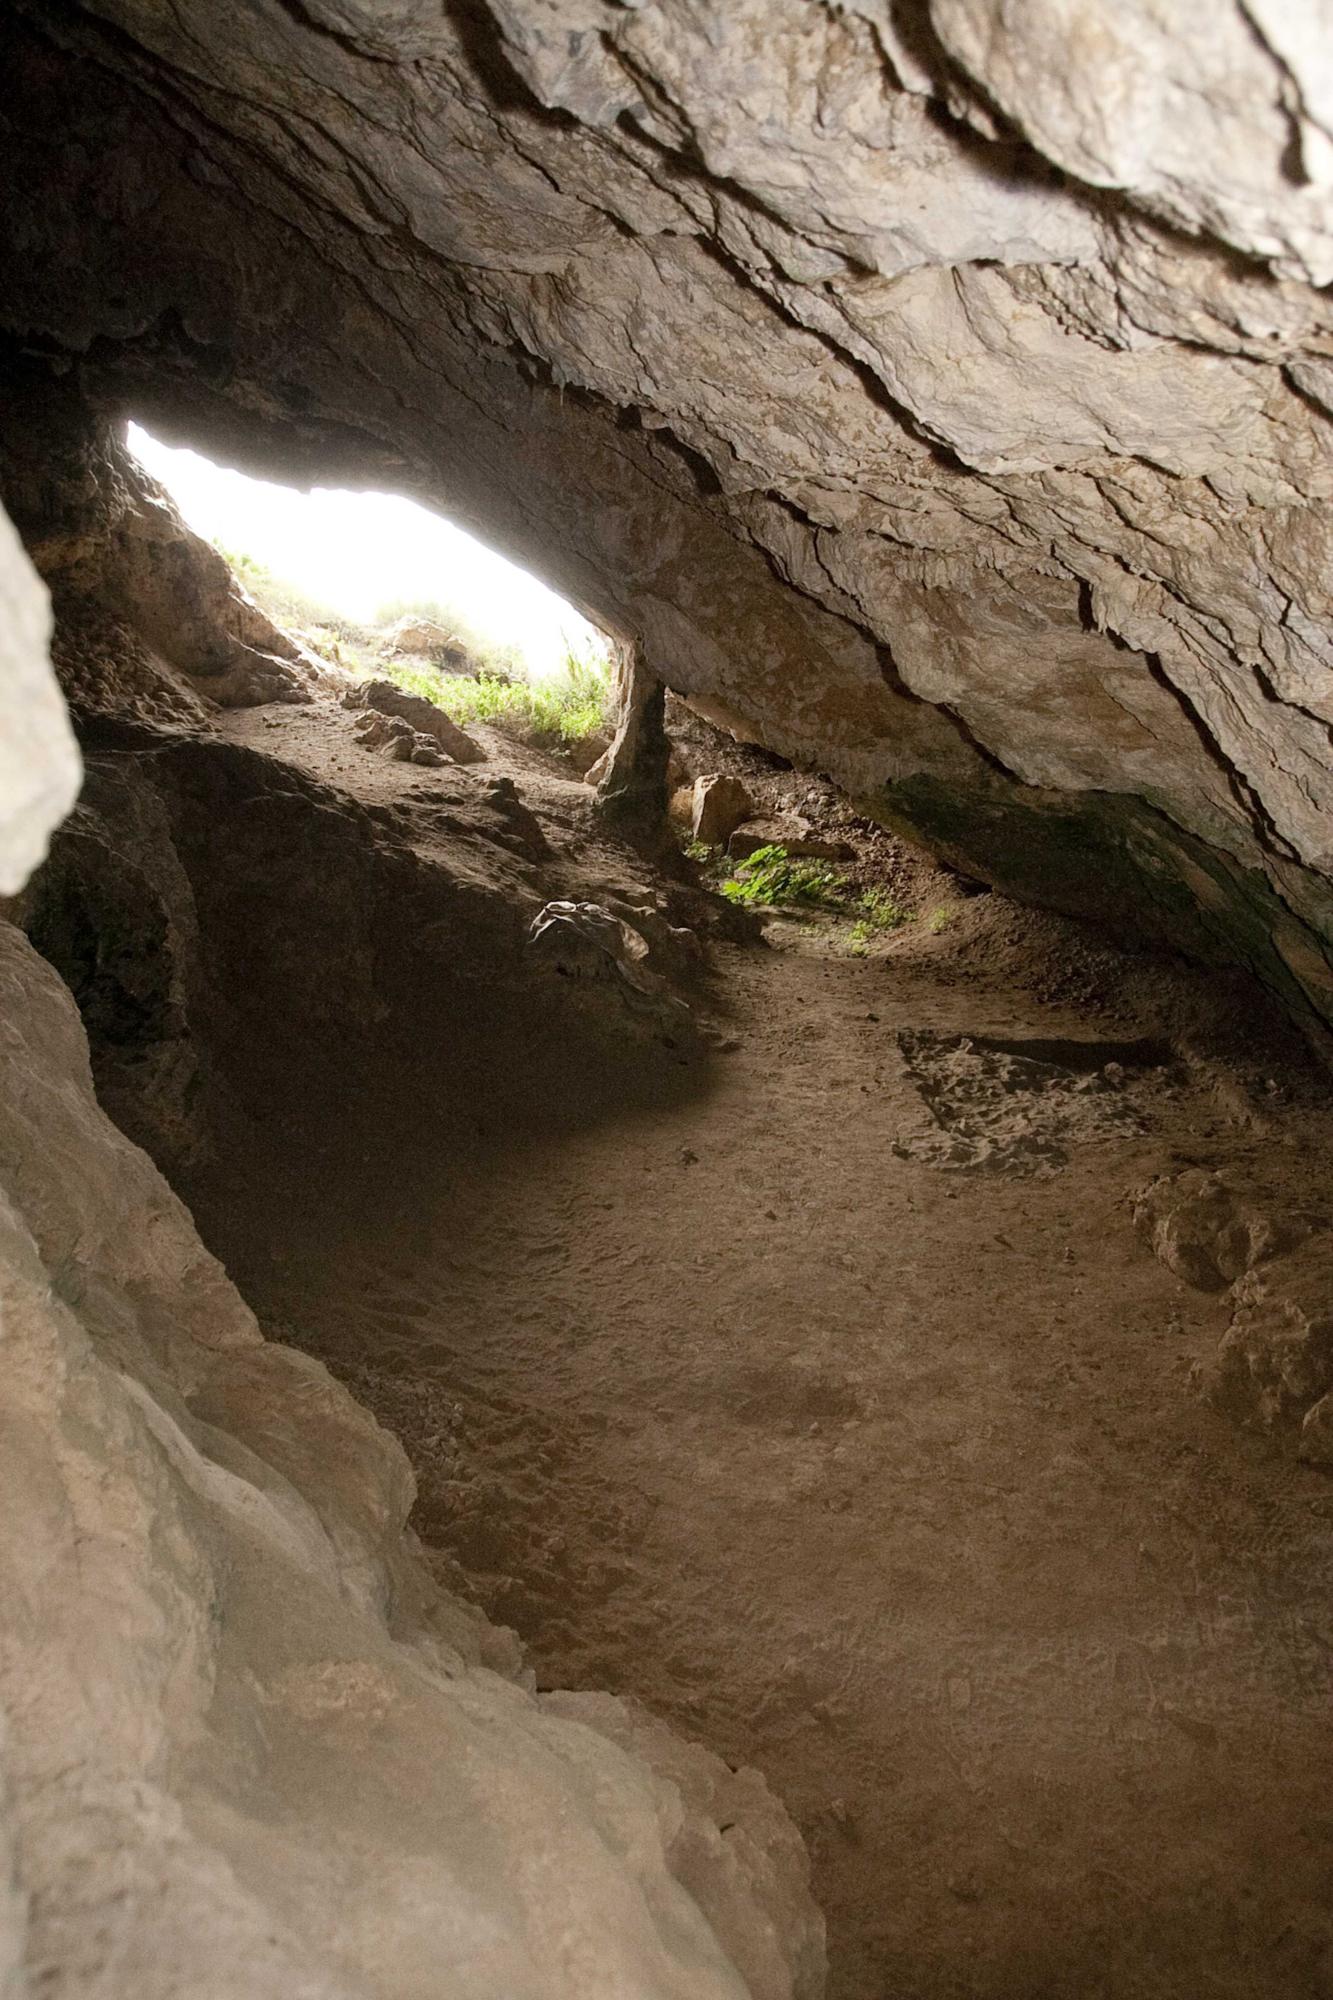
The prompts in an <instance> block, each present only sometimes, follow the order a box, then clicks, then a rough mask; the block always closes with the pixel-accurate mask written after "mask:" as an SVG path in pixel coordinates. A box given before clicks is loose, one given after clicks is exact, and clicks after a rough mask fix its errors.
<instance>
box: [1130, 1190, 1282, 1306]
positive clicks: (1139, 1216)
mask: <svg viewBox="0 0 1333 2000" xmlns="http://www.w3.org/2000/svg"><path fill="white" fill-rule="evenodd" d="M1133 1210H1134V1224H1135V1227H1136V1228H1137V1229H1138V1231H1139V1233H1140V1234H1141V1235H1142V1236H1143V1237H1144V1238H1145V1239H1146V1240H1147V1242H1148V1243H1149V1244H1150V1245H1151V1247H1152V1250H1153V1252H1154V1254H1155V1255H1156V1256H1158V1257H1160V1258H1161V1260H1162V1262H1163V1263H1164V1264H1165V1265H1166V1267H1167V1269H1168V1270H1169V1271H1174V1273H1175V1275H1176V1276H1177V1277H1178V1278H1183V1279H1184V1280H1185V1282H1186V1284H1188V1285H1195V1286H1197V1287H1198V1288H1199V1290H1200V1291H1205V1292H1220V1291H1223V1290H1225V1288H1226V1287H1227V1286H1228V1285H1229V1284H1231V1283H1232V1282H1233V1281H1234V1280H1235V1279H1236V1278H1239V1277H1240V1276H1241V1275H1242V1274H1243V1273H1244V1272H1246V1271H1249V1270H1252V1269H1253V1268H1254V1266H1255V1265H1256V1264H1261V1263H1262V1262H1263V1261H1264V1260H1265V1259H1266V1258H1268V1257H1273V1256H1275V1255H1276V1254H1277V1253H1278V1252H1279V1251H1280V1250H1284V1249H1288V1248H1290V1247H1291V1246H1292V1245H1293V1244H1295V1243H1297V1242H1299V1241H1300V1240H1301V1238H1302V1237H1303V1236H1306V1235H1308V1234H1309V1230H1310V1225H1309V1223H1308V1222H1306V1221H1304V1220H1302V1219H1301V1218H1299V1217H1297V1216H1294V1215H1279V1214H1277V1213H1274V1212H1270V1211H1269V1210H1268V1209H1266V1208H1265V1207H1263V1206H1261V1205H1260V1204H1258V1203H1255V1202H1253V1201H1248V1200H1246V1199H1245V1198H1244V1197H1242V1196H1241V1195H1239V1194H1237V1193H1236V1191H1235V1190H1234V1189H1233V1188H1230V1187H1228V1186H1227V1184H1226V1182H1225V1181H1224V1180H1223V1179H1222V1177H1221V1175H1220V1174H1212V1173H1206V1172H1204V1170H1203V1169H1202V1168H1198V1167H1190V1168H1188V1169H1187V1170H1186V1171H1185V1172H1184V1173H1180V1174H1169V1175H1163V1176H1161V1177H1159V1178H1158V1179H1156V1180H1152V1181H1149V1182H1148V1184H1147V1185H1146V1186H1145V1187H1142V1188H1140V1189H1139V1190H1138V1192H1137V1194H1135V1195H1134V1196H1133Z"/></svg>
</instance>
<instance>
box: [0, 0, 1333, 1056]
mask: <svg viewBox="0 0 1333 2000" xmlns="http://www.w3.org/2000/svg"><path fill="white" fill-rule="evenodd" d="M1321 21H1322V10H1321V8H1320V7H1319V6H1318V5H1316V4H1315V0H1295V4H1291V5H1288V6H1284V7H1281V8H1279V7H1277V6H1275V5H1271V4H1267V0H1264V4H1258V0H1249V4H1246V5H1244V6H1242V5H1241V4H1239V0H1225V4H1222V5H1220V6H1219V7H1217V8H1214V9H1209V10H1207V15H1206V19H1205V17H1204V16H1203V15H1201V14H1200V13H1199V12H1198V10H1197V9H1194V8H1191V7H1190V6H1189V5H1187V4H1185V0H1172V4H1168V5H1163V4H1160V0H1154V4H1151V5H1149V4H1148V0H1135V4H1132V5H1125V4H1121V0H1115V4H1113V0H1077V4H1072V5H1068V4H1067V5H1061V6H1058V7H1057V6H1055V5H1053V4H1051V5H1047V4H1041V5H1038V6H1033V7H1021V8H1020V7H1015V6H1009V5H1005V4H1003V0H856V4H847V5H841V6H834V5H831V4H818V3H817V0H738V3H737V4H734V5H727V6H726V7H722V6H715V7H707V6H705V7H698V6H695V5H693V4H687V0H663V4H660V5H654V6H652V7H631V6H621V5H615V4H611V0H488V4H484V3H483V0H470V3H469V4H462V0H455V4H453V5H450V6H445V7H440V6H438V5H435V4H430V5H427V4H425V0H401V4H396V5H395V6H394V7H392V8H391V9H389V10H387V11H386V10H385V9H384V8H383V7H380V6H370V5H367V4H363V0H312V4H310V5H309V6H305V7H302V8H300V9H294V8H291V7H289V6H287V5H285V4H282V0H245V4H244V5H242V6H239V7H231V8H225V9H218V8H213V7H209V6H207V5H205V4H203V0H187V4H184V5H182V6H179V7H176V8H173V9H170V10H163V9H161V8H159V7H156V6H154V5H151V4H147V0H96V3H95V4H94V0H86V4H79V0H21V4H20V5H19V6H18V7H17V8H16V9H13V10H11V12H10V16H9V18H8V19H7V20H6V22H5V24H4V27H3V30H0V32H2V33H3V35H4V57H5V61H6V65H7V69H8V71H9V73H10V74H11V75H12V76H13V77H14V78H15V79H16V83H17V89H16V91H15V93H14V97H15V110H14V115H13V118H12V122H11V123H10V125H9V127H8V129H7V132H6V135H5V141H4V143H5V147H6V156H5V169H6V174H7V181H8V186H9V189H10V191H11V193H10V200H9V202H8V203H7V209H6V215H5V218H4V221H3V225H0V255H3V256H4V259H5V267H6V286H5V289H4V295H3V305H2V306H0V316H3V320H4V323H5V324H7V325H8V326H9V327H10V328H11V329H12V330H13V332H14V334H15V335H16V336H17V337H18V338H20V339H21V340H22V342H23V344H24V347H25V349H26V350H27V352H28V353H29V354H32V353H33V352H34V351H36V352H38V353H45V354H46V355H47V356H48V357H49V359H50V360H51V361H52V363H53V364H54V365H56V366H57V367H58V368H59V369H61V370H66V371H67V370H70V369H71V367H72V369H73V372H74V374H75V376H76V377H77V380H78V384H79V386H80V387H81V388H82V390H83V391H84V392H85V393H86V394H87V395H89V396H90V397H91V398H92V399H93V400H94V401H95V402H96V403H97V404H98V405H99V407H100V408H102V409H103V410H105V411H107V412H110V413H117V412H122V411H125V410H130V409H133V410H136V411H138V412H139V413H140V414H141V415H143V416H144V417H145V419H147V420H149V421H151V422H156V423H157V424H158V426H159V427H160V428H163V429H166V430H167V431H171V430H173V429H174V430H175V431H176V432H177V433H178V434H180V435H183V436H187V437H189V438H190V439H191V440H193V441H195V442H198V443H200V444H201V445H203V446H205V447H209V448H212V449H214V450H215V451H219V452H222V453H225V454H226V455H227V456H228V457H230V458H231V459H233V460H238V459H239V460H242V461H246V462H248V463H250V464H251V465H252V466H254V467H256V468H260V467H262V468H266V469H268V470H270V471H281V472H283V473H285V475H286V476H288V477H291V476H293V475H296V476H301V475H302V474H303V473H311V472H316V471H317V472H318V473H319V475H320V476H322V477H324V478H343V479H358V480H366V481H373V482H374V483H376V484H381V485H389V486H392V487H394V488H396V489H398V490H401V491H407V492H412V493H416V494H418V495H420V496H422V497H425V498H428V499H431V500H433V501H435V502H437V503H438V504H440V505H441V506H443V507H446V508H447V509H448V510H449V511H450V512H451V513H452V514H454V515H455V516H456V517H458V518H460V519H461V520H463V521H464V522H466V523H467V524H469V525H471V526H473V527H474V528H476V529H477V530H478V531H479V532H481V533H482V534H484V535H485V536H487V537H488V538H489V539H490V540H492V541H493V542H495V543H497V544H498V545H500V546H502V547H505V548H507V549H509V550H510V551H511V552H512V553H514V554H516V555H517V556H519V557H520V558H521V559H522V560H524V561H526V562H527V563H529V564H530V565H531V566H533V567H534V568H536V569H537V570H539V571H540V573H542V574H543V575H544V576H546V577H547V578H548V579H549V580H550V581H551V582H552V583H553V584H555V585H557V586H558V587H559V588H561V589H563V590H564V591H566V592H568V593H569V594H570V595H572V596H573V597H574V598H575V599H576V600H577V601H579V602H580V603H581V604H582V605H584V606H585V607H586V608H587V609H589V610H590V611H592V612H593V613H594V614H595V615H597V616H599V617H601V618H602V619H603V621H604V622H606V623H607V624H608V625H609V626H610V627H611V628H613V629H614V630H616V631H617V632H618V633H620V634H622V635H624V636H630V637H633V638H635V639H637V640H638V641H639V642H640V643H641V647H642V652H643V657H644V659H645V661H646V663H647V665H648V666H649V668H650V669H651V670H652V671H654V672H656V673H658V674H659V675H661V677H663V678H664V679H665V680H667V681H668V682H669V683H670V684H671V685H673V686H675V687H678V688H681V689H684V690H686V691H689V692H692V693H695V694H698V695H700V696H705V697H707V698H708V699H710V700H711V701H712V702H713V704H714V705H715V712H723V711H724V712H727V713H729V714H730V715H732V716H733V717H734V718H735V719H736V720H737V722H738V723H739V725H740V726H742V727H743V728H745V729H746V730H748V731H749V732H750V733H752V734H753V735H755V736H756V737H758V738H760V739H761V740H763V741H764V742H766V743H768V744H769V745H770V746H772V747H773V748H775V749H777V750H779V751H781V752H782V753H783V754H786V755H788V756H791V757H793V758H796V759H799V760H801V761H804V762H807V763H813V764H816V765H818V766H821V767H823V768H824V769H826V770H827V771H829V772H830V773H831V774H832V775H834V776H835V777H837V778H838V779H839V781H840V782H842V783H843V784H844V785H846V786H847V787H848V788H849V789H850V790H852V791H853V792H854V793H856V794H858V795H859V796H860V797H862V798H863V799H865V800H866V801H867V803H869V804H870V805H871V806H872V808H873V809H874V810H875V811H877V812H879V813H880V814H882V815H883V816H884V817H885V818H886V819H887V820H890V821H892V822H894V823H896V824H899V825H902V826H905V827H906V828H908V829H909V830H911V831H914V832H915V833H916V834H917V835H918V836H920V837H922V838H924V839H926V840H928V841H929V842H930V843H931V844H933V845H934V846H935V847H936V849H937V850H939V851H941V852H942V853H944V854H945V855H947V856H948V857H949V858H950V859H951V860H953V861H954V862H956V863H957V864H959V865H962V866H964V867H966V868H968V869H969V870H971V871H972V872H974V873H976V874H978V875H980V876H983V877H985V878H986V879H989V880H991V881H995V882H997V883H999V884H1000V885H1001V886H1003V887H1005V888H1007V889H1008V890H1010V891H1011V892H1014V893H1017V894H1019V895H1023V896H1026V897H1028V898H1030V899H1033V900H1039V901H1046V902H1049V903H1052V904H1056V905H1058V906H1060V907H1064V908H1072V909H1077V910H1078V911H1079V912H1081V913H1083V914H1088V913H1094V912H1095V913H1100V914H1101V915H1102V916H1103V917H1104V918H1105V919H1107V920H1109V921H1111V922H1113V923H1115V924H1117V925H1118V926H1120V927H1122V928H1123V929H1125V930H1126V931H1140V930H1144V929H1148V930H1153V931H1155V932H1156V933H1157V934H1158V935H1165V936H1166V937H1168V938H1169V939H1171V940H1173V941H1175V942H1176V943H1178V944H1180V945H1182V946H1183V947H1185V948H1186V949H1189V950H1193V951H1195V952H1198V953H1201V954H1203V955H1211V956H1214V957H1222V958H1230V959H1239V960H1241V961H1244V962H1246V963H1248V964H1249V965H1251V966H1252V967H1253V968H1254V969H1255V970H1257V971H1259V972H1260V973H1261V974H1262V975H1263V976H1264V977H1265V978H1266V979H1267V980H1268V981H1269V982H1270V983H1271V984H1272V985H1273V986H1274V987H1276V988H1277V989H1278V990H1279V991H1281V992H1282V993H1283V994H1284V996H1285V998H1286V999H1287V1000H1288V1002H1289V1003H1290V1004H1291V1005H1292V1006H1293V1007H1294V1008H1296V1009H1297V1010H1298V1011H1303V1012H1304V1013H1305V1014H1306V1015H1307V1016H1310V1015H1314V1016H1323V1017H1325V1018H1327V1017H1328V1016H1329V1015H1330V1014H1333V974H1331V973H1330V964H1329V955H1328V954H1329V942H1330V938H1333V900H1331V899H1330V893H1329V886H1328V876H1329V870H1330V865H1331V864H1330V852H1329V846H1328V838H1327V825H1328V811H1329V806H1330V803H1331V801H1330V798H1329V784H1330V775H1329V774H1330V763H1329V755H1328V731H1329V724H1330V721H1333V694H1331V693H1330V688H1331V687H1333V681H1331V680H1330V666H1331V665H1333V657H1331V656H1330V651H1329V642H1328V634H1327V620H1328V611H1329V554H1330V542H1329V537H1330V529H1329V520H1330V518H1331V517H1330V514H1329V510H1328V507H1327V504H1326V503H1327V499H1328V490H1329V482H1330V477H1331V476H1333V472H1331V469H1330V468H1331V466H1333V461H1331V460H1330V456H1329V452H1328V440H1329V424H1330V417H1329V410H1330V405H1333V388H1331V387H1330V385H1331V384H1333V320H1331V319H1330V308H1329V303H1328V297H1327V294H1326V292H1324V291H1322V290H1321V289H1320V287H1323V286H1326V285H1327V283H1328V281H1329V278H1330V276H1331V275H1333V228H1331V226H1330V217H1331V214H1333V193H1331V187H1333V141H1331V140H1330V129H1331V128H1333V112H1331V111H1330V97H1329V84H1328V77H1327V65H1326V63H1325V61H1324V56H1323V50H1324V48H1325V44H1326V41H1327V32H1326V25H1327V24H1326V23H1324V24H1323V25H1322V26H1321ZM53 134H56V135H57V136H56V137H55V138H54V139H53V137H52V135H53Z"/></svg>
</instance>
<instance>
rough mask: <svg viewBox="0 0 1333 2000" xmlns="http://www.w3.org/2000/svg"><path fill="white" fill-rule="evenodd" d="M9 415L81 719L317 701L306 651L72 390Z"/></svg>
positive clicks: (198, 717)
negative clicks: (90, 417) (263, 608)
mask: <svg viewBox="0 0 1333 2000" xmlns="http://www.w3.org/2000/svg"><path fill="white" fill-rule="evenodd" d="M17 386H18V389H19V396H20V401H19V403H18V404H15V403H14V402H12V401H11V402H9V403H8V405H7V406H5V407H0V477H2V478H3V480H4V483H5V487H6V490H7V492H8V493H9V495H10V500H11V505H12V507H13V509H14V515H15V521H16V524H17V525H18V527H19V528H20V531H21V533H22V535H23V537H24V540H25V542H26V544H27V546H28V548H29V550H30V551H31V553H32V555H33V559H34V561H35V562H36V565H37V568H38V569H39V571H40V572H41V574H42V576H43V578H44V580H45V582H46V583H47V585H48V587H49V589H50V591H51V593H52V599H53V603H54V607H55V612H56V635H55V648H54V657H55V661H56V666H57V670H58V672H59V676H60V680H61V683H62V686H63V688H64V690H65V693H66V696H67V698H68V700H69V701H70V702H71V704H72V705H73V706H74V708H75V709H76V710H77V711H79V712H80V713H82V714H85V715H90V716H91V715H99V714H100V715H108V714H109V715H114V716H116V717H117V718H118V719H122V720H123V719H125V718H126V717H128V716H134V717H136V718H138V719H142V720H144V721H151V722H155V723H162V722H169V723H185V724H188V725H190V726H200V725H203V726H207V716H208V711H209V707H210V705H212V704H216V705H217V706H218V707H223V708H245V707H254V706H257V705H259V704H262V703H266V702H274V701H277V702H308V701H309V700H311V698H312V688H311V680H312V675H311V672H310V669H309V667H308V664H307V659H306V656H305V654H304V652H303V650H302V648H301V646H300V645H299V644H298V643H297V641H296V640H294V639H293V638H292V637H291V636H290V635H289V634H288V633H285V632H283V631H281V630H280V629H279V628H278V627H277V626H276V625H274V624H273V622H272V620H271V619H269V618H268V616H267V615H266V614H265V613H264V612H263V611H261V610H260V608H259V606H258V605H257V604H256V603H255V602H254V600H253V599H252V598H251V597H250V595H249V593H248V592H247V591H246V589H245V588H244V586H243V585H242V584H241V583H240V582H239V581H238V580H237V579H236V577H235V576H233V574H232V572H231V570H230V568H229V567H228V565H227V563H226V561H225V560H224V559H223V557H222V556H221V555H219V554H218V552H217V550H216V549H215V548H213V547H212V545H211V544H210V543H208V542H206V541H204V539H203V538H202V537H201V536H199V535H196V534H195V533H194V532H193V530H192V529H191V528H189V527H188V526H187V525H186V523H185V521H184V520H183V519H182V518H181V515H180V513H179V511H178V510H177V508H176V505H175V503H174V501H172V500H171V499H170V497H169V496H168V494H167V493H166V492H165V491H164V490H163V488H162V487H161V486H159V485H158V483H157V481H156V480H155V479H153V478H151V477H150V476H149V474H148V473H147V472H145V471H144V469H143V467H142V466H141V465H140V464H139V463H138V461H137V460H136V459H135V458H134V457H133V456H132V455H131V454H130V452H129V451H128V450H127V449H126V447H125V445H124V444H123V443H122V442H121V440H120V439H119V438H118V437H116V436H115V435H113V434H112V432H111V431H110V430H109V429H108V428H107V427H106V426H105V425H102V424H92V425H90V424H89V422H88V413H87V411H86V409H84V408H83V406H82V405H81V404H80V403H79V401H78V399H77V398H73V397H71V395H70V394H69V392H68V389H67V388H66V389H62V390H61V391H59V392H56V393H52V392H51V390H50V388H49V385H43V386H45V391H46V392H45V393H44V394H39V395H38V397H37V400H36V402H35V403H31V404H30V403H28V402H27V401H26V399H25V398H24V396H23V390H24V389H26V388H29V387H31V371H30V370H28V371H26V372H25V373H23V375H22V378H21V382H20V384H19V385H17Z"/></svg>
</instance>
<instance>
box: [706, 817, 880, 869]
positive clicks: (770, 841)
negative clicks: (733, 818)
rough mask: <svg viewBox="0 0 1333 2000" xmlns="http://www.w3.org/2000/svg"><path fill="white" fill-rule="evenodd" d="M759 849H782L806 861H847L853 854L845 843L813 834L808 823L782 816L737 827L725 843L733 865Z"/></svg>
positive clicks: (757, 820) (797, 818) (796, 818)
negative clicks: (800, 856)
mask: <svg viewBox="0 0 1333 2000" xmlns="http://www.w3.org/2000/svg"><path fill="white" fill-rule="evenodd" d="M761 847H785V848H786V850H787V852H788V854H799V855H803V856H804V857H805V858H806V859H807V860H810V861H851V860H852V859H853V858H854V850H853V849H852V848H850V847H849V846H848V845H847V842H846V841H845V840H828V839H825V838H824V836H823V835H821V834H817V833H816V832H815V831H814V829H813V827H812V826H811V825H810V822H809V820H808V819H801V818H799V817H797V816H796V815H795V814H784V815H782V816H781V817H779V818H776V819H756V820H750V821H749V822H747V824H746V825H744V826H740V827H738V828H737V829H736V831H735V833H733V834H732V836H731V838H730V840H729V841H728V842H727V853H728V854H729V855H730V856H731V858H732V860H733V861H747V860H748V859H749V857H750V856H751V855H752V854H757V853H758V852H759V849H760V848H761Z"/></svg>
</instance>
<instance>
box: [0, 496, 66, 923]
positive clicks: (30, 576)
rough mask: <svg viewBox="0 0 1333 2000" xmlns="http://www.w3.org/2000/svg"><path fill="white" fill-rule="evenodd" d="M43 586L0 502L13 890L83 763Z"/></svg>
mask: <svg viewBox="0 0 1333 2000" xmlns="http://www.w3.org/2000/svg"><path fill="white" fill-rule="evenodd" d="M50 636H51V607H50V600H49V599H48V597H47V594H46V587H45V585H44V584H43V582H42V580H41V578H40V577H39V576H38V574H37V572H36V570H35V569H34V568H33V566H32V564H31V563H30V562H29V560H28V558H27V556H26V555H25V554H24V551H23V547H22V544H21V543H20V541H19V538H18V536H17V535H16V534H15V533H14V529H13V525H12V523H11V522H10V519H9V516H8V515H7V514H6V513H5V511H4V509H3V508H0V696H2V697H3V703H4V708H3V717H4V719H3V724H2V725H0V896H14V895H17V893H18V891H19V890H20V889H21V888H22V887H23V884H24V883H25V882H26V881H27V879H28V877H29V875H30V874H31V873H32V871H33V869H34V868H35V867H36V866H37V864H38V862H39V861H40V860H41V859H42V858H43V856H44V855H45V853H46V841H47V836H48V834H49V833H50V832H51V829H52V827H54V826H56V825H58V824H59V822H60V821H61V820H62V819H63V818H64V817H65V814H66V813H67V812H68V811H69V809H70V807H71V806H72V805H73V804H74V801H75V799H76V798H77V797H78V794H79V782H80V778H81V776H82V766H81V765H80V763H79V753H78V749H77V748H76V746H75V742H74V735H73V731H72V730H71V729H70V726H69V717H68V715H67V714H66V713H65V704H64V701H63V700H62V699H61V694H60V689H59V688H58V687H57V686H56V678H55V675H54V674H53V673H52V671H51V660H50V655H49V653H48V651H47V644H48V641H49V639H50Z"/></svg>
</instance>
